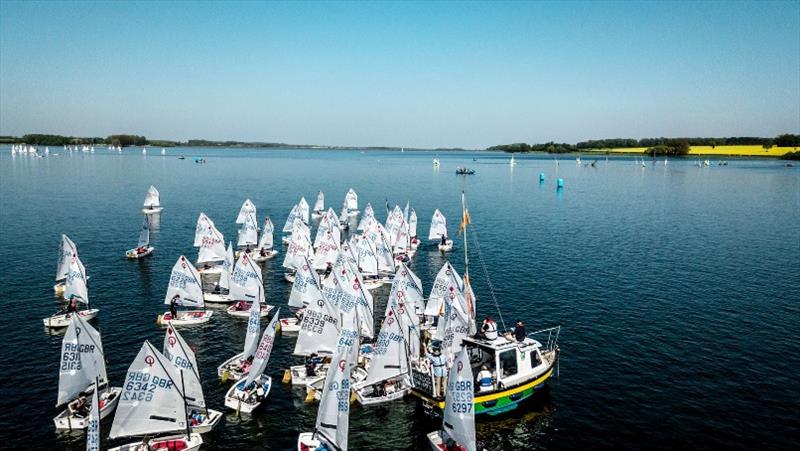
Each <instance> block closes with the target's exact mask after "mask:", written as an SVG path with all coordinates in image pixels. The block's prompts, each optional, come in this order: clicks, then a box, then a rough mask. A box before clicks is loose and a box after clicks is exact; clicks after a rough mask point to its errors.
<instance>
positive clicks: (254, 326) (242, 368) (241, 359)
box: [217, 298, 277, 382]
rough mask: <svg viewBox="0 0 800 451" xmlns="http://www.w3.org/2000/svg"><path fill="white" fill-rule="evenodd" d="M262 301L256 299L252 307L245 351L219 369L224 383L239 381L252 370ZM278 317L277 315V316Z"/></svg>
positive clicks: (218, 373)
mask: <svg viewBox="0 0 800 451" xmlns="http://www.w3.org/2000/svg"><path fill="white" fill-rule="evenodd" d="M260 311H261V301H260V298H256V300H255V302H253V304H252V305H251V306H250V312H249V313H250V317H249V318H250V319H249V320H248V321H247V335H246V336H245V339H244V351H243V352H240V353H239V354H236V355H235V356H233V357H231V358H229V359H228V360H226V361H225V362H223V363H222V365H220V366H219V367H217V375H219V377H220V379H222V381H223V382H225V381H227V380H230V379H232V380H234V381H238V380H239V379H241V378H242V377H244V376H246V375H247V374H249V372H250V369H251V368H252V363H253V359H254V358H255V356H254V354H255V352H256V346H258V336H259V332H261V314H260ZM276 316H277V315H276Z"/></svg>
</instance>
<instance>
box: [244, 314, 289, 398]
mask: <svg viewBox="0 0 800 451" xmlns="http://www.w3.org/2000/svg"><path fill="white" fill-rule="evenodd" d="M280 313H281V309H280V308H278V311H276V312H275V314H274V315H272V321H270V322H269V325H267V328H266V329H264V333H263V334H262V335H261V341H259V342H258V347H257V348H256V353H255V358H254V359H253V366H252V367H251V368H250V372H249V373H248V374H247V382H246V383H245V386H246V385H248V384H250V383H251V382H253V381H254V380H256V379H257V378H258V377H261V375H262V374H263V373H264V370H265V369H267V362H269V356H270V354H271V353H272V346H273V345H274V344H275V332H276V331H277V329H278V317H279V316H280Z"/></svg>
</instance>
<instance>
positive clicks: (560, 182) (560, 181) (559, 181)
mask: <svg viewBox="0 0 800 451" xmlns="http://www.w3.org/2000/svg"><path fill="white" fill-rule="evenodd" d="M556 187H557V188H558V189H563V188H564V179H558V181H557V182H556Z"/></svg>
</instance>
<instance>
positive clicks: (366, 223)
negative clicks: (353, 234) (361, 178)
mask: <svg viewBox="0 0 800 451" xmlns="http://www.w3.org/2000/svg"><path fill="white" fill-rule="evenodd" d="M367 206H368V207H369V206H370V205H369V204H367ZM377 222H378V220H377V219H375V216H372V215H369V216H367V215H366V214H365V215H364V216H362V217H361V221H359V222H358V228H357V229H356V230H358V231H359V232H366V231H367V230H369V229H371V228H373V227H375V224H376V223H377Z"/></svg>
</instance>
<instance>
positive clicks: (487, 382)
mask: <svg viewBox="0 0 800 451" xmlns="http://www.w3.org/2000/svg"><path fill="white" fill-rule="evenodd" d="M475 381H476V385H477V386H478V391H491V390H494V383H493V382H494V381H493V380H492V372H491V371H489V367H488V366H486V365H483V366H481V371H480V372H479V373H478V377H477V378H475Z"/></svg>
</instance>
